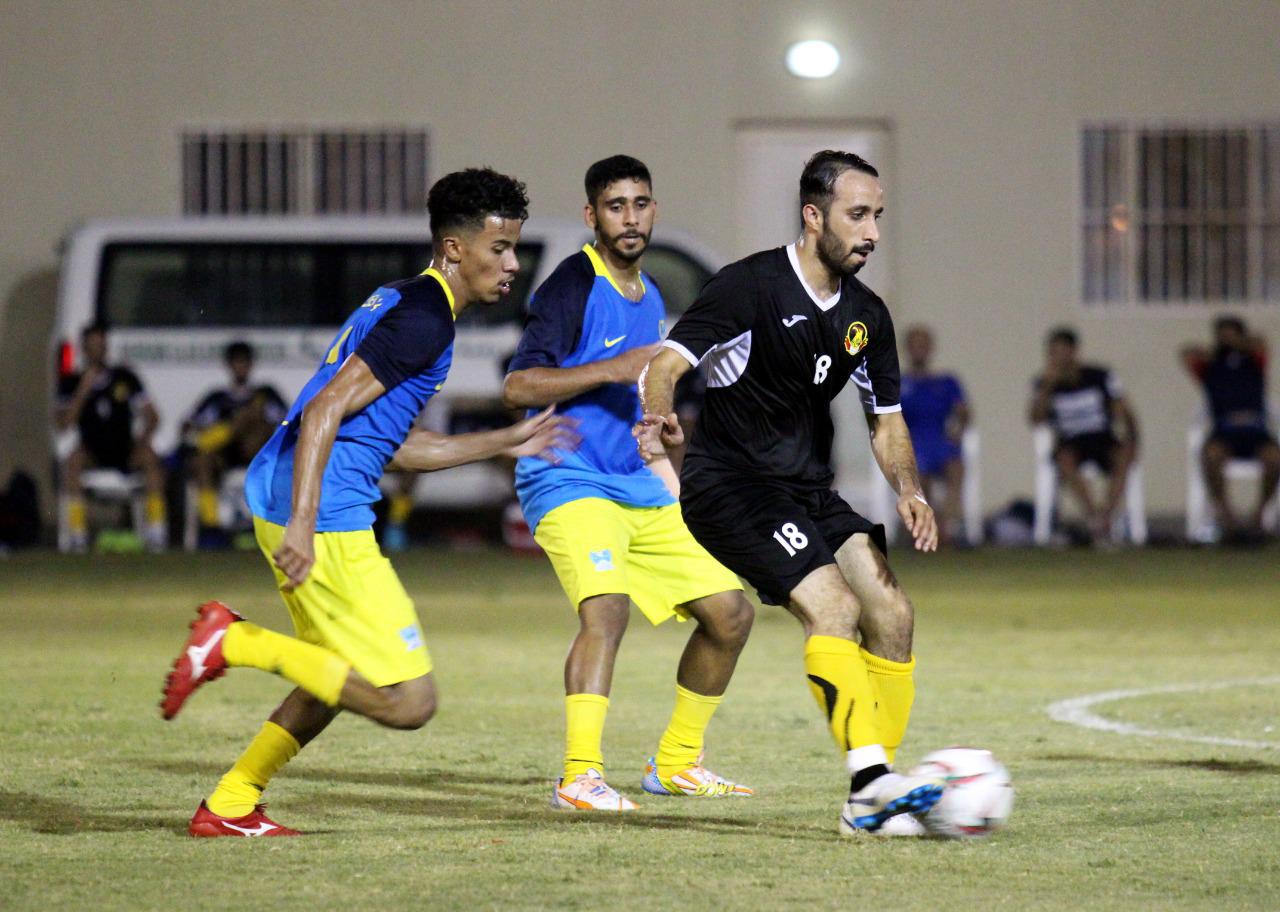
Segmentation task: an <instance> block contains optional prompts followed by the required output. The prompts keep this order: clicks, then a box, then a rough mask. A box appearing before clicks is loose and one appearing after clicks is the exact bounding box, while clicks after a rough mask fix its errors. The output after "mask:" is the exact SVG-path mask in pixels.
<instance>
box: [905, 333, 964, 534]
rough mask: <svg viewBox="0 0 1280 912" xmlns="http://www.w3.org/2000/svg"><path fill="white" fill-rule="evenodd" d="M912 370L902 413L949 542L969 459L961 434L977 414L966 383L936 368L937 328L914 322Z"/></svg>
mask: <svg viewBox="0 0 1280 912" xmlns="http://www.w3.org/2000/svg"><path fill="white" fill-rule="evenodd" d="M906 353H907V370H906V371H904V372H903V374H902V389H901V399H902V417H903V418H904V419H906V422H907V429H908V430H909V431H910V432H911V445H912V446H913V447H914V448H915V451H916V464H917V467H918V468H919V470H920V480H921V481H922V482H923V483H924V488H925V496H926V497H928V498H929V501H930V502H931V503H933V504H934V509H935V510H937V511H938V512H937V516H938V532H939V538H940V541H941V542H942V543H943V544H946V543H948V542H949V541H951V540H952V539H953V538H954V537H955V535H956V530H957V529H958V528H959V525H960V513H961V509H960V504H961V488H962V487H963V485H964V458H963V456H962V454H961V451H960V439H961V438H962V437H963V436H964V432H965V428H967V427H968V426H969V422H970V421H971V420H972V418H973V414H972V412H971V411H970V409H969V403H968V400H967V399H966V398H965V394H964V388H963V387H962V386H961V385H960V381H959V379H957V378H956V376H955V375H954V374H940V373H934V372H933V371H931V370H930V369H929V364H930V361H932V359H933V333H932V332H930V331H929V329H928V328H927V327H925V326H919V325H917V326H912V327H910V328H909V329H908V330H907V337H906ZM939 481H941V482H942V483H943V484H944V485H946V498H945V500H943V501H941V502H936V501H935V498H934V491H935V490H936V488H937V485H938V482H939Z"/></svg>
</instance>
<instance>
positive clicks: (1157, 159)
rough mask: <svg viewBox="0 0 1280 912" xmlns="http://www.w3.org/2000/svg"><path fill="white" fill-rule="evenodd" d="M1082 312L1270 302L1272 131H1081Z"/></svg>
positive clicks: (1276, 254)
mask: <svg viewBox="0 0 1280 912" xmlns="http://www.w3.org/2000/svg"><path fill="white" fill-rule="evenodd" d="M1081 151H1082V154H1081V160H1082V165H1083V174H1082V190H1083V203H1084V206H1083V214H1084V217H1083V224H1082V239H1081V240H1082V251H1083V261H1082V266H1083V277H1082V278H1083V290H1084V300H1085V302H1086V303H1087V304H1090V305H1102V306H1105V305H1112V304H1121V303H1138V304H1143V305H1159V304H1184V303H1191V304H1200V303H1204V304H1215V303H1221V302H1236V303H1245V302H1269V303H1280V125H1266V126H1248V127H1226V128H1217V129H1204V128H1186V127H1172V128H1166V127H1162V128H1136V127H1129V126H1115V125H1107V126H1093V127H1088V128H1086V129H1085V130H1084V133H1083V137H1082V150H1081Z"/></svg>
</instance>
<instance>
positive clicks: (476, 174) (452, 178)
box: [427, 168, 529, 239]
mask: <svg viewBox="0 0 1280 912" xmlns="http://www.w3.org/2000/svg"><path fill="white" fill-rule="evenodd" d="M427 212H428V213H429V214H430V216H431V237H432V238H433V239H437V238H441V237H443V236H444V235H445V233H447V232H449V231H456V230H457V229H459V228H466V229H470V230H473V231H478V230H480V229H481V228H483V227H484V220H485V219H486V218H488V217H489V216H491V215H496V216H498V217H499V218H504V219H519V220H520V221H522V222H523V221H524V220H525V219H527V218H528V217H529V197H528V196H526V195H525V192H524V184H523V183H521V182H520V181H518V180H516V179H515V178H514V177H509V176H507V175H506V174H499V173H498V172H497V171H494V170H493V169H492V168H467V169H466V170H464V171H454V172H453V173H452V174H446V175H445V176H444V177H442V178H440V179H439V180H438V181H436V182H435V184H434V185H432V187H431V192H430V193H428V194H427Z"/></svg>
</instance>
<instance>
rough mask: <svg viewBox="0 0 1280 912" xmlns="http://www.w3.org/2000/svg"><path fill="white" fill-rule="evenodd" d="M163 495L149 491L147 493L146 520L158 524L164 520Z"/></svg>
mask: <svg viewBox="0 0 1280 912" xmlns="http://www.w3.org/2000/svg"><path fill="white" fill-rule="evenodd" d="M164 519H165V508H164V495H163V494H156V493H151V494H148V495H147V522H149V523H153V524H159V523H162V522H164Z"/></svg>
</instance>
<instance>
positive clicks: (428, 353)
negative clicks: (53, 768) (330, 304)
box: [161, 169, 571, 836]
mask: <svg viewBox="0 0 1280 912" xmlns="http://www.w3.org/2000/svg"><path fill="white" fill-rule="evenodd" d="M527 206H528V200H527V199H526V197H525V194H524V185H523V184H521V183H519V182H518V181H516V180H514V179H512V178H510V177H507V176H505V175H501V174H497V173H496V172H494V171H491V170H488V169H468V170H466V171H460V172H456V173H453V174H450V175H447V176H446V177H444V178H442V179H441V180H440V181H439V182H437V183H436V184H435V185H434V186H433V187H432V189H431V192H430V194H429V196H428V200H427V208H428V210H429V212H430V218H431V236H432V261H431V267H430V268H429V269H427V271H426V272H424V273H423V274H422V275H420V276H417V277H415V278H411V279H405V280H403V281H399V282H392V283H391V284H389V285H385V286H383V287H382V288H379V289H378V290H377V291H375V292H374V294H373V295H372V296H371V297H370V298H369V299H368V300H367V301H365V302H364V304H362V305H361V306H360V307H359V308H358V309H357V310H356V311H355V313H353V314H352V315H351V317H350V318H348V320H347V322H346V323H345V324H344V325H343V327H342V328H341V329H340V330H339V331H338V334H337V336H336V338H335V339H334V341H333V344H332V347H331V348H330V349H329V351H328V354H327V355H326V356H325V358H324V360H323V362H322V363H321V365H320V369H319V370H318V371H317V372H316V374H315V376H314V377H313V378H312V379H311V380H310V381H309V382H308V383H307V385H306V386H304V387H303V389H302V392H301V393H300V394H299V395H298V399H297V401H296V402H295V403H294V404H293V408H292V409H290V410H289V414H288V417H287V419H286V420H285V421H284V422H283V424H282V425H281V426H280V427H279V428H277V429H276V432H275V434H274V435H273V436H272V437H271V439H270V440H268V441H267V443H266V445H265V446H264V447H263V448H262V450H261V451H260V452H259V453H258V455H257V456H256V457H255V458H254V460H253V462H252V463H251V465H250V467H249V474H248V479H247V482H246V496H247V498H248V501H249V506H250V508H251V509H252V511H253V515H254V531H255V533H256V534H257V538H258V543H259V545H260V546H261V548H262V552H263V554H264V555H265V556H266V557H267V559H268V560H269V561H270V562H271V563H272V564H273V567H274V570H275V578H276V584H277V587H278V588H279V590H280V594H281V596H282V597H283V598H284V601H285V604H286V605H287V606H288V609H289V614H290V616H291V617H292V619H293V623H294V627H295V629H296V631H297V636H296V637H289V636H284V635H282V634H279V633H274V632H272V631H270V630H266V629H264V628H262V627H258V626H256V625H255V624H251V623H249V622H248V621H245V620H243V619H242V618H241V617H240V616H239V615H238V614H236V613H235V612H233V611H232V610H231V609H229V608H227V607H226V606H225V605H222V604H221V603H219V602H210V603H208V604H206V605H202V606H201V607H200V609H199V617H198V618H197V620H196V621H195V623H194V624H192V633H191V636H190V637H189V638H188V639H187V642H186V643H185V644H184V646H183V649H182V652H181V654H180V655H179V657H178V659H177V661H176V662H175V663H174V669H173V672H172V673H171V674H170V675H169V677H168V679H167V680H166V682H165V692H164V702H163V703H162V704H161V706H162V710H163V713H164V717H165V718H166V719H169V718H172V717H173V716H174V715H176V714H177V712H178V711H179V710H180V709H181V708H182V705H183V703H184V702H185V701H186V699H187V698H188V697H189V696H190V695H191V694H192V693H193V692H194V691H195V690H196V688H197V687H199V686H200V685H201V684H203V683H205V682H206V681H210V680H213V679H214V678H217V677H219V676H220V675H221V674H222V673H223V672H224V671H225V670H226V669H227V668H228V667H239V666H246V667H253V668H260V669H262V670H264V671H270V672H273V673H275V674H278V675H280V676H281V677H284V678H285V679H287V680H289V681H291V682H292V683H293V684H294V685H296V689H295V690H294V691H293V692H292V693H290V694H289V696H288V697H286V698H285V700H284V702H283V703H281V704H280V706H279V707H278V708H277V709H276V711H275V712H274V713H272V715H271V718H270V719H269V720H268V721H267V722H266V724H265V725H263V727H262V729H261V731H259V733H258V735H257V737H255V738H254V739H253V742H252V743H251V744H250V745H249V747H248V749H247V750H246V751H245V752H244V754H243V755H242V756H241V757H240V759H239V760H237V761H236V763H235V765H234V766H233V767H232V768H231V770H230V771H229V772H228V773H227V774H226V775H225V776H223V777H222V780H221V781H220V782H219V783H218V786H217V788H216V789H215V790H214V791H213V793H212V794H211V795H210V796H209V797H208V799H207V800H206V801H203V802H201V804H200V808H199V810H198V811H197V812H196V814H195V816H194V817H193V818H192V820H191V824H190V827H189V830H190V833H191V835H193V836H283V835H295V831H293V830H290V829H287V828H285V827H283V826H281V825H279V824H277V823H276V822H275V821H273V820H270V819H269V818H267V817H266V816H265V814H263V812H262V806H261V804H260V801H259V799H260V796H261V794H262V791H263V789H264V788H265V787H266V785H267V782H268V781H269V780H270V779H271V777H272V776H273V775H274V774H275V773H276V772H278V771H279V770H280V769H281V767H283V766H284V764H285V763H287V762H288V761H289V760H290V759H291V758H292V757H293V756H294V755H295V754H296V753H297V752H298V750H299V749H300V748H301V747H302V746H303V745H305V744H306V743H307V742H308V741H310V740H311V739H312V738H314V737H315V736H316V735H318V734H319V733H320V732H321V731H322V730H323V729H324V728H325V726H326V725H328V724H329V722H331V721H332V720H333V718H334V716H335V715H337V713H338V711H339V710H342V709H346V710H351V711H352V712H356V713H359V714H361V715H363V716H367V717H368V718H370V719H372V720H374V721H375V722H379V723H381V724H383V725H386V726H389V727H391V728H402V729H416V728H420V727H422V726H423V725H425V724H426V722H427V720H428V719H430V718H431V716H432V714H433V713H434V712H435V706H436V687H435V682H434V679H433V676H432V674H431V658H430V656H429V654H428V652H427V646H426V643H425V641H424V639H423V635H422V627H421V625H420V624H419V622H418V617H417V613H416V612H415V610H414V607H413V603H412V601H410V599H409V596H408V594H407V593H406V592H405V589H404V586H402V585H401V583H400V580H399V579H398V578H397V577H396V574H395V571H394V570H393V569H392V568H391V564H390V563H389V562H388V561H387V560H386V558H384V557H383V556H382V554H381V553H380V552H379V550H378V545H377V542H376V541H375V540H374V537H373V531H372V528H371V527H372V524H373V510H372V504H373V503H374V502H375V501H377V500H378V498H379V493H378V487H377V482H378V478H379V477H380V476H381V475H382V472H383V470H384V469H385V468H387V467H388V466H389V465H393V466H395V467H397V468H403V469H412V470H419V471H429V470H432V469H441V468H446V467H448V466H452V465H460V464H462V463H465V462H471V461H474V460H477V459H484V458H488V457H490V456H493V455H496V454H498V453H502V452H505V453H508V454H511V455H515V456H523V455H534V454H538V453H542V454H543V455H544V457H546V458H556V457H555V448H556V447H558V446H560V445H561V444H563V443H566V441H565V439H564V437H563V435H564V434H565V433H566V432H567V431H568V428H567V425H566V423H565V422H564V421H563V419H559V418H554V417H552V415H551V412H550V410H547V411H545V412H543V413H541V414H539V415H537V416H534V417H533V418H532V419H528V420H526V421H524V422H521V423H519V424H517V425H514V426H513V427H511V428H507V429H503V430H499V431H490V432H483V433H477V434H464V435H458V436H455V437H447V436H444V435H439V434H434V433H431V432H428V431H414V432H413V433H410V425H411V424H412V422H413V419H414V417H415V416H416V415H417V414H418V412H420V411H421V410H422V407H423V406H424V405H425V404H426V402H427V400H428V399H430V398H431V397H432V396H433V395H434V394H435V393H436V392H437V391H438V390H439V389H440V387H441V386H442V385H443V383H444V380H445V375H446V374H447V373H448V371H449V364H450V361H451V359H452V353H453V338H454V326H453V321H454V319H455V318H456V317H457V315H458V313H459V312H461V311H462V310H463V309H464V308H466V307H468V306H470V305H471V304H475V303H493V302H495V301H497V300H498V299H499V298H500V297H502V296H503V295H505V294H508V293H510V290H511V281H512V279H513V278H514V276H515V274H516V272H517V271H518V269H519V266H518V263H517V261H516V251H515V247H516V242H517V241H518V239H519V237H520V228H521V226H522V224H523V222H524V220H525V218H526V217H527V214H528V213H527ZM568 442H570V443H571V441H568Z"/></svg>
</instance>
